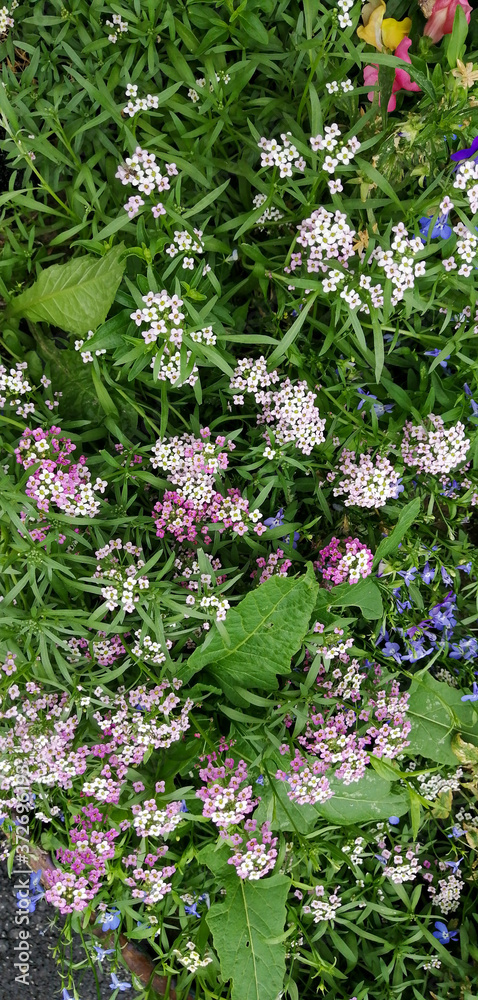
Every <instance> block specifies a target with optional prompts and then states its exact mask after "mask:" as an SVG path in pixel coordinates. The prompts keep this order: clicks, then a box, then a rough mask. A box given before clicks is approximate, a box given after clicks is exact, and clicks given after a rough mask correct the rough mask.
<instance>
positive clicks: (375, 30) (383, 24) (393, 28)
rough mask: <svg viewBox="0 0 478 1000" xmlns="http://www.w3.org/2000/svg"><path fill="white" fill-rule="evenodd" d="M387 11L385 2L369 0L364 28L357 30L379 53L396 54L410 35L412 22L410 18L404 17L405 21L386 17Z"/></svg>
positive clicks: (363, 11)
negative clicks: (388, 52) (385, 51)
mask: <svg viewBox="0 0 478 1000" xmlns="http://www.w3.org/2000/svg"><path fill="white" fill-rule="evenodd" d="M386 9H387V8H386V4H385V0H369V3H366V4H365V6H364V8H363V10H362V19H363V23H364V26H363V27H360V28H357V35H358V36H359V38H361V39H362V41H364V42H368V44H369V45H373V47H374V48H375V49H377V50H378V51H379V52H382V51H383V49H388V50H389V51H390V52H395V49H396V48H398V46H399V45H400V42H401V41H403V39H404V38H406V36H407V35H408V33H409V31H410V28H411V26H412V22H411V19H410V18H409V17H404V19H403V21H396V20H395V18H394V17H385V13H386Z"/></svg>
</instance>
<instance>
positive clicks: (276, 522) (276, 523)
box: [264, 507, 300, 549]
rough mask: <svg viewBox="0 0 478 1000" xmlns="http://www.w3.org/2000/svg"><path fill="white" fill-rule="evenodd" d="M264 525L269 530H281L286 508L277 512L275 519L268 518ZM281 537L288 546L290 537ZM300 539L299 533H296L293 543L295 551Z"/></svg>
mask: <svg viewBox="0 0 478 1000" xmlns="http://www.w3.org/2000/svg"><path fill="white" fill-rule="evenodd" d="M264 524H265V525H266V526H267V527H268V528H280V526H281V524H284V508H283V507H281V508H280V510H278V511H277V514H276V516H275V517H266V519H265V521H264ZM281 537H282V538H283V539H284V541H285V543H286V545H288V544H289V542H290V535H282V536H281ZM299 538H300V534H299V532H298V531H294V541H293V542H292V548H293V549H296V548H297V542H298V541H299Z"/></svg>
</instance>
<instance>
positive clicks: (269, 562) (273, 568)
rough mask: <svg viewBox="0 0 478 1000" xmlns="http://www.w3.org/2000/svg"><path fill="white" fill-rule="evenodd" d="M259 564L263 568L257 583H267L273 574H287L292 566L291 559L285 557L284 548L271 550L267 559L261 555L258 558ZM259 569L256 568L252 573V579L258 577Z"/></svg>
mask: <svg viewBox="0 0 478 1000" xmlns="http://www.w3.org/2000/svg"><path fill="white" fill-rule="evenodd" d="M256 563H257V566H258V567H259V569H261V570H262V573H261V575H260V577H259V579H258V581H257V583H259V584H261V583H265V582H266V580H269V579H270V577H271V576H287V573H288V570H289V569H290V567H291V566H292V563H291V560H290V559H284V552H283V550H282V549H277V552H271V553H270V555H268V557H267V559H265V558H264V556H259V558H258V559H256ZM257 573H258V570H256V569H254V570H253V571H252V573H251V580H255V578H256V577H257Z"/></svg>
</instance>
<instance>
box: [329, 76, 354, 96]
mask: <svg viewBox="0 0 478 1000" xmlns="http://www.w3.org/2000/svg"><path fill="white" fill-rule="evenodd" d="M325 86H326V90H327V92H328V93H329V94H338V92H339V81H338V80H330V81H329V83H326V84H325ZM340 87H341V88H342V90H343V92H344V94H350V93H351V92H352V91H353V89H354V85H353V83H352V81H351V80H349V79H348V77H345V79H344V80H341V81H340Z"/></svg>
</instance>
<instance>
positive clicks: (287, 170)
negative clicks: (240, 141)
mask: <svg viewBox="0 0 478 1000" xmlns="http://www.w3.org/2000/svg"><path fill="white" fill-rule="evenodd" d="M290 136H291V132H282V133H281V139H282V145H281V144H280V143H279V142H277V139H266V138H265V137H264V136H263V137H262V138H261V139H260V140H259V142H258V143H257V145H258V146H259V149H261V150H262V153H261V167H279V176H280V177H292V173H293V169H292V168H295V170H299V171H303V170H305V167H306V163H305V160H304V157H303V156H301V155H300V154H299V152H298V150H297V148H296V146H294V144H293V142H292V141H291V139H290V138H289V137H290Z"/></svg>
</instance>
